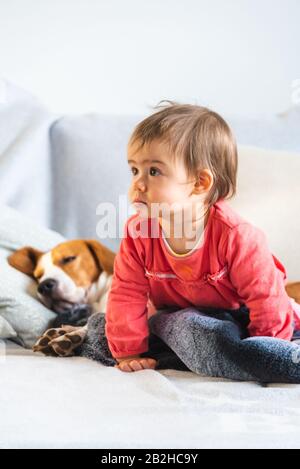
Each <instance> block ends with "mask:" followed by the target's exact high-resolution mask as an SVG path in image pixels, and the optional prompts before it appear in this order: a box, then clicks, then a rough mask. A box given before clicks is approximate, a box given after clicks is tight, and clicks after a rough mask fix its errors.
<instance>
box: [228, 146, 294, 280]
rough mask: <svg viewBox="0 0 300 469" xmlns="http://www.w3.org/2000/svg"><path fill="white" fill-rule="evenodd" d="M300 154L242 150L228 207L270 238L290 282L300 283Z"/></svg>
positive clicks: (248, 148) (244, 148)
mask: <svg viewBox="0 0 300 469" xmlns="http://www.w3.org/2000/svg"><path fill="white" fill-rule="evenodd" d="M299 175H300V152H299V154H297V153H291V152H287V151H285V152H283V151H281V152H280V151H271V150H263V149H261V148H255V147H245V146H240V147H239V168H238V187H237V195H236V197H235V198H234V199H232V200H231V201H229V204H230V205H231V206H232V207H233V208H234V209H235V210H236V211H237V212H239V213H240V214H241V215H242V216H243V217H244V218H246V219H247V220H248V221H250V222H251V223H253V224H254V225H256V226H258V227H259V228H261V229H262V230H263V231H264V232H265V233H266V235H267V238H268V240H269V246H270V249H271V251H272V252H273V254H274V255H275V256H276V257H278V259H279V260H280V261H281V262H282V263H283V265H284V266H285V267H286V270H287V276H288V279H289V280H290V281H292V280H295V281H299V280H300V241H299V240H300V223H299V213H300V184H299Z"/></svg>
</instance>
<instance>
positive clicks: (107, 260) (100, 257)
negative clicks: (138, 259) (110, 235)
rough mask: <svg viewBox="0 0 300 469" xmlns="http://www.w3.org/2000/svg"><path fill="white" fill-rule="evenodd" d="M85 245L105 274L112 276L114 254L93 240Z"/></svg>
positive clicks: (87, 241) (89, 240)
mask: <svg viewBox="0 0 300 469" xmlns="http://www.w3.org/2000/svg"><path fill="white" fill-rule="evenodd" d="M85 243H86V245H87V247H88V248H89V250H90V251H91V253H92V255H93V256H94V258H95V259H96V262H97V264H98V265H99V267H100V268H101V269H102V270H104V271H105V272H107V273H109V274H112V273H113V271H114V260H115V257H116V255H115V253H114V252H113V251H111V250H110V249H108V248H107V247H106V246H104V245H103V244H101V243H99V241H96V240H95V239H88V240H86V241H85Z"/></svg>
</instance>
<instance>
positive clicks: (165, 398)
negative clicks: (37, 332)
mask: <svg viewBox="0 0 300 469" xmlns="http://www.w3.org/2000/svg"><path fill="white" fill-rule="evenodd" d="M6 348H7V350H6V351H7V356H6V360H5V359H4V358H5V357H4V358H2V362H1V357H0V373H1V387H0V415H1V419H0V435H1V437H0V446H1V447H2V448H111V449H113V448H299V446H300V408H299V400H300V386H298V385H282V384H280V385H278V384H276V385H270V386H269V387H267V388H263V387H261V386H259V385H257V384H255V383H237V382H231V381H227V380H220V379H216V378H202V377H199V376H198V375H195V374H193V373H190V372H178V371H171V370H164V371H160V372H158V371H153V370H144V371H139V372H135V373H123V372H121V371H119V370H117V369H115V368H107V367H105V366H102V365H100V364H99V363H96V362H93V361H90V360H87V359H85V358H78V357H73V358H52V357H44V356H42V355H40V354H33V352H31V351H29V350H25V349H22V348H20V347H19V346H17V345H15V344H13V343H12V342H9V341H8V342H6Z"/></svg>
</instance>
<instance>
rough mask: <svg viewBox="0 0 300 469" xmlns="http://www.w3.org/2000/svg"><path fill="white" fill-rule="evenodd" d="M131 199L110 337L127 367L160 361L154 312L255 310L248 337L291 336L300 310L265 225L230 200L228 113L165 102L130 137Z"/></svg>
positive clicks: (232, 171) (232, 146) (232, 156)
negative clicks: (151, 340) (153, 338)
mask: <svg viewBox="0 0 300 469" xmlns="http://www.w3.org/2000/svg"><path fill="white" fill-rule="evenodd" d="M128 164H129V167H130V170H131V172H132V183H131V186H130V189H129V199H130V201H131V202H132V203H133V204H134V206H135V208H136V211H137V213H136V214H134V215H133V216H131V217H130V218H129V219H128V220H127V223H126V225H125V230H124V237H123V239H122V242H121V245H120V250H119V252H118V254H117V256H116V258H115V264H114V275H113V280H112V286H111V290H110V293H109V297H108V303H107V309H106V328H105V332H106V337H107V340H108V345H109V348H110V351H111V353H112V355H113V357H114V358H115V359H116V360H117V362H118V365H116V366H117V367H118V368H119V369H120V370H122V371H127V372H130V371H138V370H142V369H155V367H156V361H155V360H154V359H152V358H150V357H149V358H142V357H141V356H140V355H141V354H142V353H143V354H145V352H147V351H148V336H149V329H148V318H149V315H150V314H151V313H152V311H151V307H152V308H154V311H155V310H158V309H160V310H161V309H164V308H168V307H173V308H174V307H175V308H176V307H177V308H178V310H179V309H182V308H186V307H189V306H193V307H195V306H196V307H197V308H198V307H199V308H200V307H201V306H206V307H207V306H208V307H213V308H228V309H233V310H234V309H238V308H239V307H240V306H241V305H243V304H245V305H246V306H247V307H248V308H249V311H250V323H249V325H248V332H249V335H250V336H269V337H277V338H281V339H286V340H291V337H292V335H293V330H294V327H297V329H299V328H300V312H299V308H296V305H295V303H294V302H293V301H292V300H291V299H290V298H289V296H288V295H287V293H286V291H285V283H286V272H285V269H284V267H283V265H282V264H281V263H280V262H279V260H278V259H277V258H276V257H275V256H273V255H272V254H271V252H270V250H269V247H268V242H267V239H266V236H265V235H264V233H263V232H262V231H261V230H260V229H259V228H257V227H255V226H253V225H251V223H249V222H248V221H246V220H245V219H243V218H242V217H241V216H240V215H239V214H237V213H236V212H235V211H234V210H233V209H231V208H230V206H229V205H228V204H227V203H226V201H225V199H230V198H231V197H232V196H233V195H234V194H235V193H236V177H237V164H238V157H237V147H236V142H235V139H234V137H233V135H232V132H231V130H230V128H229V126H228V124H227V123H226V122H225V121H224V119H223V118H222V117H221V116H220V115H218V114H217V113H216V112H213V111H211V110H209V109H207V108H204V107H200V106H196V105H189V104H178V103H174V102H170V101H167V102H166V104H164V105H161V106H158V110H157V111H156V112H155V113H154V114H152V115H150V116H149V117H148V118H146V119H145V120H143V121H142V122H140V123H139V124H138V125H137V127H136V128H135V129H134V132H133V134H132V135H131V137H130V140H129V143H128Z"/></svg>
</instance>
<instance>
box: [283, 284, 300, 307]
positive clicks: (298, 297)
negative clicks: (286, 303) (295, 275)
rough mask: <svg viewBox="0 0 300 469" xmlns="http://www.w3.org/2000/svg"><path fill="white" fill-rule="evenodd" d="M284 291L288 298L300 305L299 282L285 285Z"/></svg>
mask: <svg viewBox="0 0 300 469" xmlns="http://www.w3.org/2000/svg"><path fill="white" fill-rule="evenodd" d="M285 289H286V292H287V294H288V295H289V297H290V298H294V300H295V301H296V303H299V304H300V282H293V283H287V284H286V285H285Z"/></svg>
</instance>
